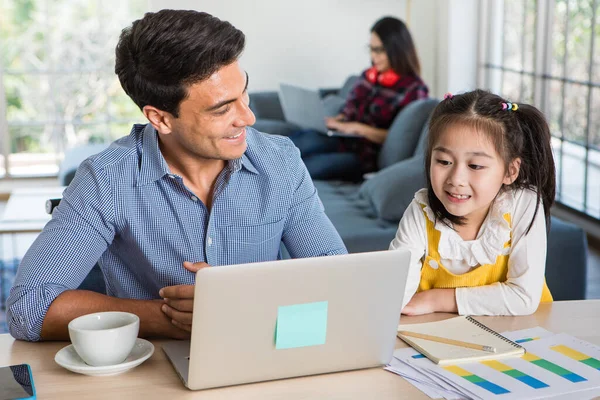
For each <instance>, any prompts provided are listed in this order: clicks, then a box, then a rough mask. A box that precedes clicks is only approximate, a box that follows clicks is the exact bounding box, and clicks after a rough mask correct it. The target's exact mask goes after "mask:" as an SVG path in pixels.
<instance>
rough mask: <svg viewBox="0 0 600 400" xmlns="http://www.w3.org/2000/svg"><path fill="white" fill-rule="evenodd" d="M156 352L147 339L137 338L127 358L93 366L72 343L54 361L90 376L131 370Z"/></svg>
mask: <svg viewBox="0 0 600 400" xmlns="http://www.w3.org/2000/svg"><path fill="white" fill-rule="evenodd" d="M153 353H154V345H153V344H152V343H150V342H149V341H147V340H144V339H140V338H137V339H136V340H135V345H134V346H133V350H131V353H129V355H128V356H127V358H126V359H125V360H124V361H123V362H122V363H120V364H116V365H106V366H103V367H92V366H91V365H88V364H86V363H85V362H84V361H83V360H82V359H81V357H79V355H78V354H77V352H76V351H75V348H74V347H73V345H72V344H70V345H68V346H66V347H63V348H62V349H60V350H59V351H58V352H57V353H56V356H54V361H56V363H57V364H58V365H60V366H61V367H63V368H66V369H68V370H69V371H73V372H77V373H78V374H84V375H90V376H109V375H117V374H121V373H123V372H125V371H128V370H130V369H131V368H133V367H137V366H138V365H140V364H141V363H143V362H144V361H146V360H147V359H148V358H149V357H150V356H151V355H152V354H153Z"/></svg>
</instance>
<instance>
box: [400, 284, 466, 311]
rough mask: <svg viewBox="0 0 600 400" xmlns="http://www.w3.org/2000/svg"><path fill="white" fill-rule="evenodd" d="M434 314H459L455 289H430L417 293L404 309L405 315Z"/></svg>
mask: <svg viewBox="0 0 600 400" xmlns="http://www.w3.org/2000/svg"><path fill="white" fill-rule="evenodd" d="M434 312H451V313H455V312H458V306H457V305H456V297H455V290H454V289H430V290H425V291H423V292H418V293H415V295H414V296H413V297H412V299H410V301H409V302H408V304H407V305H406V306H404V308H403V309H402V314H405V315H423V314H430V313H434Z"/></svg>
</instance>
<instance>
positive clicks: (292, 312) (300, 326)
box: [275, 301, 328, 350]
mask: <svg viewBox="0 0 600 400" xmlns="http://www.w3.org/2000/svg"><path fill="white" fill-rule="evenodd" d="M327 307H328V302H327V301H318V302H316V303H305V304H294V305H291V306H280V307H279V309H278V310H277V324H276V325H275V348H276V349H278V350H280V349H293V348H295V347H306V346H318V345H321V344H325V340H326V339H327Z"/></svg>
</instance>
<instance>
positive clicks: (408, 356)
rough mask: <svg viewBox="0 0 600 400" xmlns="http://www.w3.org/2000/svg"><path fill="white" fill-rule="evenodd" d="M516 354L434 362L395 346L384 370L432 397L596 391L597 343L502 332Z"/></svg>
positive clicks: (599, 385) (599, 375) (537, 332)
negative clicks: (517, 349)
mask: <svg viewBox="0 0 600 400" xmlns="http://www.w3.org/2000/svg"><path fill="white" fill-rule="evenodd" d="M502 334H503V335H504V336H506V337H507V338H509V339H511V340H513V341H516V342H517V343H520V344H521V345H522V346H524V347H525V349H526V350H527V353H526V354H525V355H523V356H521V357H515V358H506V359H501V360H489V361H480V362H472V363H465V364H459V365H445V366H439V365H436V364H434V363H433V362H431V361H430V360H428V359H427V358H425V357H424V356H422V355H421V354H419V353H418V352H417V351H415V350H413V349H412V348H404V349H398V350H396V351H395V352H394V358H393V359H392V362H391V363H390V364H389V365H388V366H387V367H386V368H385V369H386V370H388V371H390V372H393V373H396V374H398V375H400V376H402V377H404V378H405V379H406V380H407V381H408V382H410V383H411V384H413V385H414V386H415V387H417V388H418V389H420V390H421V391H423V392H424V393H425V394H427V395H428V396H429V397H431V398H445V399H496V398H510V399H546V398H551V397H556V396H560V397H561V398H574V397H573V394H574V393H577V394H576V398H578V399H579V398H583V399H585V398H592V397H594V396H598V395H599V394H600V347H599V346H596V345H593V344H591V343H588V342H585V341H583V340H580V339H577V338H575V337H573V336H569V335H567V334H563V333H560V334H553V333H552V332H549V331H547V330H545V329H543V328H539V327H538V328H532V329H524V330H520V331H513V332H503V333H502Z"/></svg>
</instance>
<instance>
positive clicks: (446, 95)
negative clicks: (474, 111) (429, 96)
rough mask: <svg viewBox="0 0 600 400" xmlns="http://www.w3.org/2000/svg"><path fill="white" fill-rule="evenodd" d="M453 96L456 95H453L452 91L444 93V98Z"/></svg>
mask: <svg viewBox="0 0 600 400" xmlns="http://www.w3.org/2000/svg"><path fill="white" fill-rule="evenodd" d="M452 97H454V96H453V95H452V93H450V92H448V93H446V94H445V95H444V100H448V99H451V98H452Z"/></svg>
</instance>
